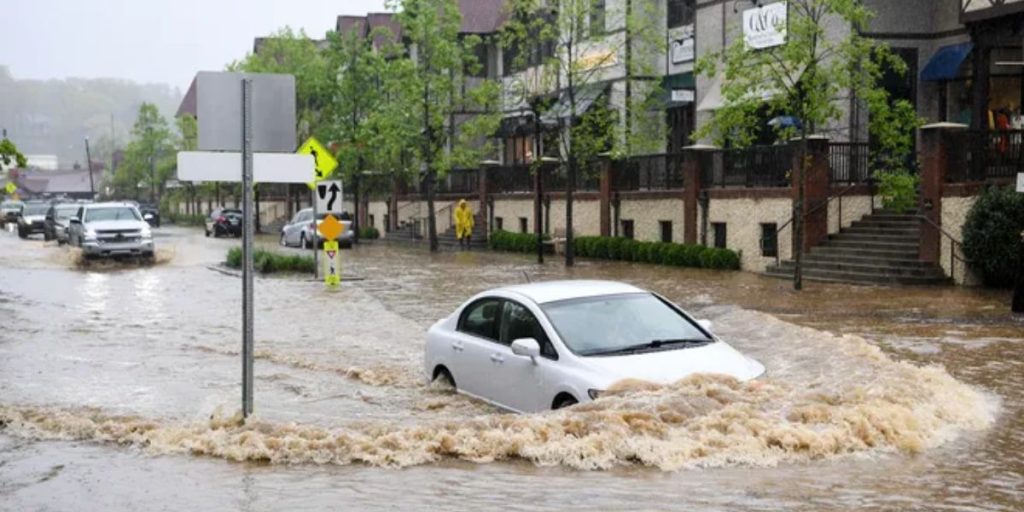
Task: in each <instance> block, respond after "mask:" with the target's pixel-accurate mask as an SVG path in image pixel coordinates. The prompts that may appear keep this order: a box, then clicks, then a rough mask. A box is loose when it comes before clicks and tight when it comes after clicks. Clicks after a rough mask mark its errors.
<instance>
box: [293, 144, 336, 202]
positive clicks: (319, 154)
mask: <svg viewBox="0 0 1024 512" xmlns="http://www.w3.org/2000/svg"><path fill="white" fill-rule="evenodd" d="M296 153H299V154H300V155H311V156H312V157H313V181H311V182H309V183H308V185H309V188H310V189H312V188H313V187H314V186H316V182H318V181H320V180H322V179H325V178H327V177H328V176H330V175H331V173H332V172H334V170H335V169H337V168H338V161H337V160H335V159H334V155H332V154H331V152H330V151H329V150H328V149H327V148H325V147H324V145H323V144H320V141H318V140H316V137H310V138H309V139H307V140H306V142H305V143H303V144H302V146H299V150H298V151H296Z"/></svg>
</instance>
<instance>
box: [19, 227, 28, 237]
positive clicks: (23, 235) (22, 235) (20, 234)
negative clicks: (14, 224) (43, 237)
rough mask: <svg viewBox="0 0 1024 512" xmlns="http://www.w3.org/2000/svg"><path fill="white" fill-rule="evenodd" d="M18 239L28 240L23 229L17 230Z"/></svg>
mask: <svg viewBox="0 0 1024 512" xmlns="http://www.w3.org/2000/svg"><path fill="white" fill-rule="evenodd" d="M18 238H28V233H26V232H25V230H23V229H18Z"/></svg>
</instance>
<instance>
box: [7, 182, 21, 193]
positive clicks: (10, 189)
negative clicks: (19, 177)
mask: <svg viewBox="0 0 1024 512" xmlns="http://www.w3.org/2000/svg"><path fill="white" fill-rule="evenodd" d="M4 190H6V191H7V193H8V194H13V193H15V192H17V191H18V186H17V185H15V184H14V182H13V181H8V182H7V186H6V187H4Z"/></svg>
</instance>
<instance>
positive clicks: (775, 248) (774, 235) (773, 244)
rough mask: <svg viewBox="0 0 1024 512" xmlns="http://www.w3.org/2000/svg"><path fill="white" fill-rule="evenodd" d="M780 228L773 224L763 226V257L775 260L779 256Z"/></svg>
mask: <svg viewBox="0 0 1024 512" xmlns="http://www.w3.org/2000/svg"><path fill="white" fill-rule="evenodd" d="M778 231H779V228H778V227H777V225H776V224H775V223H774V222H773V223H770V224H761V256H764V257H766V258H774V257H776V256H778V255H779V234H778Z"/></svg>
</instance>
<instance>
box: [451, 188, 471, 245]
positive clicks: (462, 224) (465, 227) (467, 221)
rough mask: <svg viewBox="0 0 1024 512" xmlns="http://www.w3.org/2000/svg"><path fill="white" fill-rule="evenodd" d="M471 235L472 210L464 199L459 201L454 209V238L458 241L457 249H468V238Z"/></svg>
mask: <svg viewBox="0 0 1024 512" xmlns="http://www.w3.org/2000/svg"><path fill="white" fill-rule="evenodd" d="M472 235H473V210H470V209H469V205H468V204H466V200H465V199H460V200H459V206H458V207H456V208H455V238H457V239H458V240H459V247H467V248H468V247H469V238H470V237H471V236H472ZM463 244H465V245H463Z"/></svg>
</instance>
